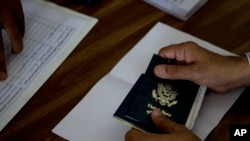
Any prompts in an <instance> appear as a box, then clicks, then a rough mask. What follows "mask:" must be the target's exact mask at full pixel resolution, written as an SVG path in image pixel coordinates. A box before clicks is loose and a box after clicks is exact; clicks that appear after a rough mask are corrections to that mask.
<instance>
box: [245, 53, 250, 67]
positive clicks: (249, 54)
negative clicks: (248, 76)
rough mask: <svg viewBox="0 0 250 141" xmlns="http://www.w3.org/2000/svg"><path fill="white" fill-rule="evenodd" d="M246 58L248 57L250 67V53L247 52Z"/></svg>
mask: <svg viewBox="0 0 250 141" xmlns="http://www.w3.org/2000/svg"><path fill="white" fill-rule="evenodd" d="M245 55H246V57H247V60H248V63H249V65H250V52H247V53H245Z"/></svg>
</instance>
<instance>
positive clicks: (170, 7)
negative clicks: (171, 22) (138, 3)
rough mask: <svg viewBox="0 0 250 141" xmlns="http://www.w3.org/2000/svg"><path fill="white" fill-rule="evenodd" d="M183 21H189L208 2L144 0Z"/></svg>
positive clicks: (194, 0) (196, 0) (203, 0)
mask: <svg viewBox="0 0 250 141" xmlns="http://www.w3.org/2000/svg"><path fill="white" fill-rule="evenodd" d="M144 1H145V2H147V3H149V4H151V5H153V6H155V7H157V8H158V9H161V10H162V11H165V12H167V13H169V14H171V15H173V16H175V17H177V18H179V19H181V20H184V21H185V20H187V19H188V18H189V17H191V16H192V15H193V14H194V13H195V12H196V11H197V10H199V9H200V8H201V7H202V6H203V5H204V4H205V3H206V2H207V1H208V0H144Z"/></svg>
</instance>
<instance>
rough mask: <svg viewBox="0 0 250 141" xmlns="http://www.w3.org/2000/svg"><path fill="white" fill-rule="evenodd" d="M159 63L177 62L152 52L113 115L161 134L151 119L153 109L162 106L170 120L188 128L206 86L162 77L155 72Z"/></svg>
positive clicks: (135, 126) (138, 127)
mask: <svg viewBox="0 0 250 141" xmlns="http://www.w3.org/2000/svg"><path fill="white" fill-rule="evenodd" d="M158 64H170V65H176V64H175V60H169V59H164V58H161V57H160V56H158V55H155V54H154V55H153V57H152V59H151V61H150V63H149V66H148V68H147V70H146V72H145V73H143V74H141V76H140V77H139V78H138V80H137V81H136V83H135V84H134V86H133V87H132V89H131V90H130V91H129V93H128V95H127V96H126V98H125V99H124V100H123V102H122V103H121V105H120V106H119V107H118V109H117V111H116V112H115V113H114V115H113V117H114V118H115V119H117V120H118V121H120V122H121V123H123V124H125V125H128V126H131V127H133V128H135V129H138V130H141V131H146V132H153V133H161V131H160V130H158V129H157V128H156V127H155V125H154V124H153V122H152V120H151V116H150V114H151V112H152V110H153V109H156V108H157V109H160V110H161V111H162V113H163V114H164V115H165V116H166V117H168V118H169V119H171V120H173V121H175V122H177V123H179V124H183V125H185V126H186V127H188V128H189V129H191V128H192V127H193V125H194V122H195V119H196V117H197V115H198V112H199V109H200V106H201V103H202V100H203V97H204V94H205V91H206V88H204V87H200V86H199V85H197V84H195V83H193V82H191V81H187V80H168V79H160V78H158V77H156V76H155V74H154V67H155V66H156V65H158Z"/></svg>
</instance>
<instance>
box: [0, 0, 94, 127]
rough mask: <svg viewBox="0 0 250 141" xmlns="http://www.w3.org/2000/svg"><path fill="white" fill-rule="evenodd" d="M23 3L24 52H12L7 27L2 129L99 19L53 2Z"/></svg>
mask: <svg viewBox="0 0 250 141" xmlns="http://www.w3.org/2000/svg"><path fill="white" fill-rule="evenodd" d="M22 5H23V10H24V15H25V29H26V30H25V36H24V39H23V42H24V48H23V51H22V52H21V53H19V54H17V55H13V54H10V48H11V44H10V40H9V38H8V36H7V33H6V32H5V31H3V44H4V48H5V49H6V50H7V51H6V53H5V54H6V59H7V71H8V78H7V80H5V81H0V130H2V129H3V128H4V127H5V125H6V124H7V123H8V122H9V121H10V120H11V119H12V118H13V117H14V116H15V115H16V113H17V112H18V111H19V110H20V109H21V108H22V107H23V106H24V104H25V103H26V102H27V101H28V100H29V99H30V98H31V97H32V96H33V95H34V94H35V93H36V91H37V90H38V89H39V88H40V87H41V86H42V84H43V83H44V82H45V81H46V80H47V79H48V78H49V76H50V75H51V74H52V73H53V72H54V71H55V70H56V69H57V68H58V66H59V65H60V64H61V63H62V62H63V61H64V60H65V59H66V57H67V56H68V55H69V54H70V53H71V52H72V51H73V49H74V48H75V47H76V46H77V45H78V43H79V42H80V41H81V40H82V39H83V37H85V36H86V35H87V33H88V32H89V31H90V30H91V28H92V27H93V26H94V25H95V23H96V22H97V19H95V18H92V17H89V16H86V15H82V14H78V13H76V12H73V11H71V10H68V9H66V8H62V7H59V6H57V5H55V4H52V3H49V2H44V1H33V0H22ZM8 52H9V53H8Z"/></svg>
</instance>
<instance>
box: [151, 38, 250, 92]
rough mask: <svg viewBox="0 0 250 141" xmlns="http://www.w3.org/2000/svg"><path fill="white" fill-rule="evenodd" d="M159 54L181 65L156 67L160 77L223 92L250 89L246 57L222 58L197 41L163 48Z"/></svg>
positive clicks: (249, 68) (249, 75)
mask: <svg viewBox="0 0 250 141" xmlns="http://www.w3.org/2000/svg"><path fill="white" fill-rule="evenodd" d="M159 55H160V56H162V57H164V58H169V59H176V60H177V62H178V64H179V65H158V66H156V67H155V74H156V75H157V76H158V77H160V78H164V79H182V80H190V81H193V82H195V83H197V84H198V85H201V86H206V87H208V88H210V89H212V90H214V91H217V92H221V93H225V92H228V91H230V90H232V89H235V88H238V87H246V86H250V79H249V78H250V67H249V63H248V61H247V58H246V56H237V57H235V56H222V55H219V54H216V53H213V52H211V51H208V50H206V49H204V48H201V47H200V46H199V45H197V44H196V43H194V42H185V43H180V44H177V45H171V46H169V47H165V48H162V49H161V50H160V51H159Z"/></svg>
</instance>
